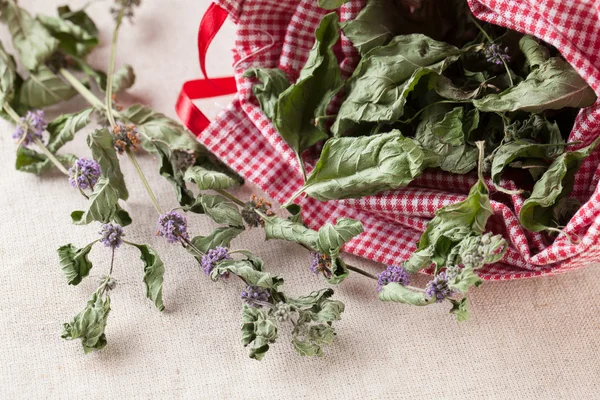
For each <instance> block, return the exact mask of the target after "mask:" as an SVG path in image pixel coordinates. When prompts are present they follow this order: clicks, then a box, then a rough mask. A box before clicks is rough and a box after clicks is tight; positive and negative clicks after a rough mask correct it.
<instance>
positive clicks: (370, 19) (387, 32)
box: [342, 0, 402, 56]
mask: <svg viewBox="0 0 600 400" xmlns="http://www.w3.org/2000/svg"><path fill="white" fill-rule="evenodd" d="M401 19H402V15H401V13H400V12H399V11H398V9H397V7H396V4H395V3H394V1H393V0H369V1H368V2H367V5H366V6H365V7H364V8H363V9H362V11H361V12H360V13H359V14H358V15H357V16H356V18H355V19H353V20H350V21H347V22H345V23H344V24H342V30H343V31H344V35H346V36H347V37H348V39H350V41H351V42H352V44H353V45H354V47H356V48H357V49H358V51H359V52H360V54H361V55H363V56H364V55H365V54H367V53H368V52H369V51H370V50H372V49H374V48H376V47H379V46H383V45H386V44H388V43H389V41H390V40H392V38H393V37H394V36H396V35H397V34H398V33H400V32H399V27H400V25H401V22H400V20H401Z"/></svg>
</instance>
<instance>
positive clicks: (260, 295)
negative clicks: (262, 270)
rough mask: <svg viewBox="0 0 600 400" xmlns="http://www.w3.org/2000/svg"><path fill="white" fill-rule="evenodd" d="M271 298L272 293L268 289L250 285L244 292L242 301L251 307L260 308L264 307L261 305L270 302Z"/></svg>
mask: <svg viewBox="0 0 600 400" xmlns="http://www.w3.org/2000/svg"><path fill="white" fill-rule="evenodd" d="M270 297H271V293H269V291H268V290H267V289H263V288H261V287H259V286H254V285H248V287H246V290H244V291H243V292H242V300H243V301H244V303H246V304H248V305H249V306H250V307H259V306H261V305H262V304H261V303H266V302H267V301H269V298H270Z"/></svg>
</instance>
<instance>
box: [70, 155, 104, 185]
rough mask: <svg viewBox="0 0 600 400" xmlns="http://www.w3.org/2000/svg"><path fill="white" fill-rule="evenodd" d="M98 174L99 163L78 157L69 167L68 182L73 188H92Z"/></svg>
mask: <svg viewBox="0 0 600 400" xmlns="http://www.w3.org/2000/svg"><path fill="white" fill-rule="evenodd" d="M100 175H101V172H100V165H98V163H97V162H96V161H94V160H88V159H87V158H80V159H79V160H77V161H75V164H73V166H72V167H71V168H70V169H69V183H71V186H73V187H74V188H80V189H88V188H89V189H94V186H95V185H96V183H97V182H98V178H100Z"/></svg>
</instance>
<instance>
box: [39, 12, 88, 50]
mask: <svg viewBox="0 0 600 400" xmlns="http://www.w3.org/2000/svg"><path fill="white" fill-rule="evenodd" d="M36 18H37V20H38V21H39V22H41V23H42V25H44V27H45V28H46V29H47V30H48V31H49V32H50V34H51V35H52V36H54V37H55V38H56V39H58V41H59V48H60V49H61V50H63V51H64V52H66V53H67V54H70V55H72V56H75V57H85V56H86V55H87V54H89V53H90V52H91V51H92V50H93V49H94V48H95V47H96V46H97V45H98V44H99V43H100V41H99V40H98V36H97V33H96V34H91V33H90V32H88V31H87V30H86V29H84V28H83V27H81V26H79V25H77V24H75V23H73V22H71V21H69V20H66V19H63V18H59V17H52V16H48V15H41V14H40V15H38V16H37V17H36Z"/></svg>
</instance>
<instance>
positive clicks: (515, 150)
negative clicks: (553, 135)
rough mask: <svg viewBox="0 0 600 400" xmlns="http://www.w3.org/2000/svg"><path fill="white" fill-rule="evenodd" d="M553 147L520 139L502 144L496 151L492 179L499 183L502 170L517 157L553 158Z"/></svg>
mask: <svg viewBox="0 0 600 400" xmlns="http://www.w3.org/2000/svg"><path fill="white" fill-rule="evenodd" d="M551 151H552V148H551V147H548V146H545V145H543V144H538V143H536V142H533V141H530V140H519V141H518V142H509V143H506V144H503V145H501V146H500V147H498V148H497V150H496V152H495V153H494V160H493V162H492V180H493V181H494V183H496V184H498V183H499V182H500V177H501V175H502V171H503V170H504V169H505V168H506V167H508V166H509V165H510V164H511V163H512V162H513V161H515V160H517V159H521V158H524V159H527V160H531V159H537V160H551V159H552V156H551V154H550V152H551Z"/></svg>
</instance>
